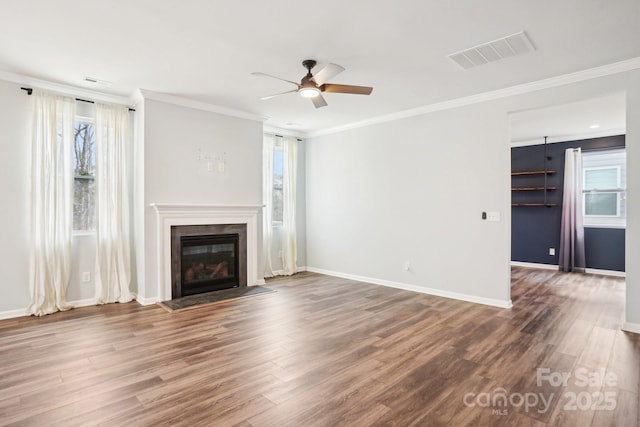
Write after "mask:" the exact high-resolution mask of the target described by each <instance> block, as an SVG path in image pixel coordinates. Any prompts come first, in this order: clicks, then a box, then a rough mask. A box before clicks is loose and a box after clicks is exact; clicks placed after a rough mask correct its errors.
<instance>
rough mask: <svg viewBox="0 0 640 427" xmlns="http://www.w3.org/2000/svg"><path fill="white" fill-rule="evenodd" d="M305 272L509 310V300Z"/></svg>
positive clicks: (351, 276) (387, 281)
mask: <svg viewBox="0 0 640 427" xmlns="http://www.w3.org/2000/svg"><path fill="white" fill-rule="evenodd" d="M307 271H311V272H313V273H320V274H325V275H327V276H334V277H340V278H343V279H349V280H356V281H358V282H365V283H371V284H373V285H381V286H387V287H390V288H396V289H402V290H405V291H412V292H419V293H421V294H427V295H433V296H437V297H444V298H451V299H455V300H460V301H466V302H473V303H476V304H483V305H489V306H492V307H499V308H511V307H512V304H511V300H498V299H493V298H484V297H478V296H475V295H467V294H461V293H457V292H449V291H443V290H441V289H433V288H425V287H422V286H415V285H410V284H407V283H400V282H393V281H390V280H382V279H376V278H373V277H364V276H357V275H354V274H347V273H340V272H337V271H330V270H324V269H321V268H315V267H307Z"/></svg>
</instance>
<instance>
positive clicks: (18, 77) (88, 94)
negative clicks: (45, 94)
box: [0, 70, 133, 106]
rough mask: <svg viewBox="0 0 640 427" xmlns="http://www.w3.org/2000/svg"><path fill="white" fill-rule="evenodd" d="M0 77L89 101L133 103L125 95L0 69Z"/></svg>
mask: <svg viewBox="0 0 640 427" xmlns="http://www.w3.org/2000/svg"><path fill="white" fill-rule="evenodd" d="M0 79H1V80H6V81H8V82H13V83H17V84H19V85H22V86H29V87H31V88H33V89H43V90H46V91H50V92H55V93H57V94H60V95H67V96H72V97H74V98H83V99H88V100H90V101H99V102H106V103H110V104H120V105H126V106H131V105H133V102H132V99H131V98H127V97H126V96H119V95H111V94H108V93H104V92H98V91H95V90H91V89H86V88H81V87H77V86H72V85H68V84H63V83H54V82H49V81H46V80H41V79H38V78H35V77H31V76H26V75H22V74H16V73H11V72H9V71H2V70H0Z"/></svg>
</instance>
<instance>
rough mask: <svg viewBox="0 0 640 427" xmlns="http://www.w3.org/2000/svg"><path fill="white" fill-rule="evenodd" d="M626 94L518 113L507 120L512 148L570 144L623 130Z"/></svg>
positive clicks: (618, 133) (622, 132) (622, 131)
mask: <svg viewBox="0 0 640 427" xmlns="http://www.w3.org/2000/svg"><path fill="white" fill-rule="evenodd" d="M625 111H626V105H625V94H624V93H613V94H611V95H607V96H603V97H599V98H593V99H587V100H584V101H580V102H572V103H569V104H562V105H554V106H551V107H547V108H538V109H534V110H527V111H519V112H517V113H512V114H511V115H510V117H509V122H510V133H511V143H512V145H514V146H520V145H532V144H542V143H543V142H544V137H545V136H548V142H562V141H571V140H575V139H580V138H589V137H591V138H592V137H596V136H610V135H621V134H624V133H625V131H626V123H625V122H626V120H625Z"/></svg>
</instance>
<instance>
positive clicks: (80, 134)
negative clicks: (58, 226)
mask: <svg viewBox="0 0 640 427" xmlns="http://www.w3.org/2000/svg"><path fill="white" fill-rule="evenodd" d="M73 148H74V152H73V176H74V182H73V229H74V230H76V231H91V230H95V160H96V158H95V127H94V125H93V123H91V122H89V121H82V120H77V121H76V122H75V124H74V147H73Z"/></svg>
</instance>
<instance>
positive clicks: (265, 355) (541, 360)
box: [0, 268, 640, 426]
mask: <svg viewBox="0 0 640 427" xmlns="http://www.w3.org/2000/svg"><path fill="white" fill-rule="evenodd" d="M267 286H268V287H271V288H273V289H275V290H277V292H274V293H269V294H264V295H259V296H255V297H251V298H245V299H240V300H235V301H227V302H223V303H219V304H216V305H210V306H205V307H202V308H198V309H193V310H188V311H182V312H174V313H168V312H166V311H165V310H163V309H162V308H160V307H158V306H148V307H142V306H139V305H138V304H137V303H129V304H112V305H108V306H102V307H87V308H79V309H74V310H72V311H69V312H65V313H58V314H54V315H51V316H46V317H43V318H33V317H31V318H20V319H12V320H4V321H0V424H1V425H38V426H42V425H47V426H49V425H64V426H71V425H108V426H151V425H153V426H169V425H171V426H174V425H185V426H187V425H188V426H197V425H207V426H218V425H219V426H232V425H238V426H338V425H341V426H342V425H344V426H368V425H379V426H383V425H397V426H413V425H416V426H426V425H429V426H431V425H451V426H459V425H474V426H480V425H510V426H511V425H518V426H528V425H531V426H536V425H571V426H573V425H575V426H589V425H594V426H608V425H615V426H626V425H628V426H634V425H638V423H639V418H638V412H639V411H638V408H639V403H638V390H639V383H640V336H638V335H634V334H629V333H625V332H621V331H620V325H621V323H622V320H623V307H624V304H623V299H624V280H623V279H617V278H610V277H603V276H593V275H577V274H565V273H558V272H552V271H542V270H531V269H524V268H514V269H513V271H512V299H513V302H514V307H513V308H512V309H510V310H503V309H498V308H491V307H486V306H482V305H477V304H471V303H465V302H460V301H455V300H450V299H446V298H439V297H432V296H428V295H422V294H416V293H412V292H407V291H401V290H396V289H391V288H385V287H381V286H375V285H369V284H364V283H359V282H354V281H349V280H344V279H338V278H333V277H327V276H322V275H318V274H312V273H301V274H298V275H296V276H295V277H292V278H283V279H274V280H270V281H269V282H268V283H267ZM538 368H547V369H548V372H546V373H547V374H548V375H547V377H545V378H542V377H541V381H540V382H538V381H537V380H538V377H537V371H536V370H537V369H538ZM601 370H602V371H601ZM604 371H606V372H608V373H609V375H615V376H616V380H615V381H613V378H607V380H608V383H606V384H601V381H600V383H599V381H597V379H598V378H597V376H598V375H601V374H602V372H604ZM562 374H570V375H571V376H570V377H569V379H568V380H567V381H566V385H557V384H556V383H554V381H555V380H556V379H558V378H559V376H560V375H562ZM541 375H542V374H541ZM582 377H589V379H590V380H591V384H586V385H583V384H582V383H581V378H582ZM614 383H615V384H614ZM501 396H505V397H506V399H507V401H506V402H503V400H502V399H501V398H500V397H501ZM534 397H535V399H534ZM574 397H575V398H574ZM465 402H466V403H465ZM523 402H527V403H526V405H525V404H524V403H523ZM501 403H506V404H505V405H504V406H501V405H500V404H501ZM613 404H615V409H614V410H606V409H605V408H607V407H610V406H612V405H613ZM594 405H595V406H600V407H602V409H601V410H593V409H591V407H593V406H594Z"/></svg>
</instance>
